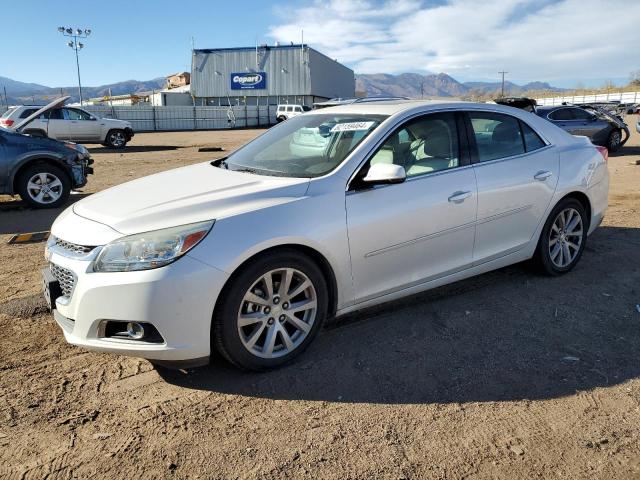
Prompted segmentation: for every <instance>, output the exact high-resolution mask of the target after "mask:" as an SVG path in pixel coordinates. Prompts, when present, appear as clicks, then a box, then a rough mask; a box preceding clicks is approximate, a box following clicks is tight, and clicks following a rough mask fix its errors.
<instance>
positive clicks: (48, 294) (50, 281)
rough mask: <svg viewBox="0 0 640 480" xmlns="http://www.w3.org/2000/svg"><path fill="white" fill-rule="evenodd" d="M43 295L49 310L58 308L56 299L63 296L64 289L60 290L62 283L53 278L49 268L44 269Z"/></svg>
mask: <svg viewBox="0 0 640 480" xmlns="http://www.w3.org/2000/svg"><path fill="white" fill-rule="evenodd" d="M42 293H43V295H44V300H45V301H46V302H47V305H48V306H49V310H54V309H55V308H56V298H58V297H61V296H62V289H61V288H60V282H58V280H56V277H54V276H53V273H52V272H51V269H50V268H49V267H46V268H43V269H42Z"/></svg>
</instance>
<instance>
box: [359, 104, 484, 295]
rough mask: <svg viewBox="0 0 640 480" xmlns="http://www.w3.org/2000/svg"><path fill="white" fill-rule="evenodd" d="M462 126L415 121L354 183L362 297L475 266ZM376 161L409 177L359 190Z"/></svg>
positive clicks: (445, 117) (455, 120) (471, 186)
mask: <svg viewBox="0 0 640 480" xmlns="http://www.w3.org/2000/svg"><path fill="white" fill-rule="evenodd" d="M461 128H464V123H462V117H460V116H458V115H457V114H455V113H434V114H428V115H423V116H419V117H417V118H414V119H412V120H409V121H407V122H406V123H404V124H403V125H401V126H399V128H397V129H396V130H395V131H394V132H393V133H392V134H390V135H389V136H388V137H387V138H386V140H385V141H384V142H383V143H382V144H381V146H380V147H379V148H378V149H377V150H376V151H375V152H374V153H373V154H372V155H371V156H370V158H369V159H368V160H367V162H366V163H365V164H364V166H363V167H362V168H361V169H360V171H359V172H358V173H357V174H356V176H355V177H354V179H353V180H352V181H351V183H350V186H349V188H348V191H347V194H346V211H347V227H348V234H349V246H350V253H351V264H352V272H353V282H354V288H355V296H356V301H357V302H358V301H365V300H367V299H369V298H374V297H377V296H381V295H384V294H386V293H391V292H393V291H398V290H401V289H403V288H408V287H411V286H413V285H417V284H420V283H423V282H425V281H428V280H431V279H435V278H437V277H440V276H444V275H446V274H448V273H453V272H455V271H459V270H462V269H464V268H467V267H468V266H470V264H471V262H472V253H473V238H474V228H475V223H474V222H475V218H476V202H477V191H476V181H475V176H474V173H473V168H472V166H471V165H470V163H469V157H468V150H467V144H466V139H465V138H464V137H461V136H460V135H459V134H460V132H461ZM375 163H394V164H398V165H401V166H403V167H404V168H405V171H406V175H407V178H406V180H405V181H404V182H403V183H399V184H393V185H378V186H376V187H372V188H361V184H360V183H359V179H361V178H363V177H364V176H365V175H366V172H367V171H368V169H369V167H370V165H372V164H375Z"/></svg>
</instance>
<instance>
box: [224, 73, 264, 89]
mask: <svg viewBox="0 0 640 480" xmlns="http://www.w3.org/2000/svg"><path fill="white" fill-rule="evenodd" d="M265 88H267V74H266V73H265V72H243V73H232V74H231V90H263V89H265Z"/></svg>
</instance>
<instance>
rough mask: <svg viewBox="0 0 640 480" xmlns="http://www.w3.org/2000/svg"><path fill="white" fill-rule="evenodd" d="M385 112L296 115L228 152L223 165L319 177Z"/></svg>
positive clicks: (281, 174)
mask: <svg viewBox="0 0 640 480" xmlns="http://www.w3.org/2000/svg"><path fill="white" fill-rule="evenodd" d="M385 118H387V117H386V116H385V115H369V114H346V113H343V114H310V115H297V116H294V117H292V118H290V119H289V120H287V121H286V122H282V123H280V124H279V125H277V126H276V127H273V128H271V129H269V130H268V131H267V132H266V133H264V134H263V135H261V136H259V137H258V138H256V139H255V140H254V141H252V142H251V143H249V144H247V145H246V146H244V147H242V148H240V149H239V150H237V151H236V152H234V153H233V154H231V155H230V156H229V157H228V158H227V159H226V160H225V162H224V163H223V164H222V166H223V168H224V167H227V168H229V169H230V170H240V171H248V172H251V173H257V174H261V175H272V176H279V177H304V178H311V177H319V176H321V175H324V174H326V173H328V172H330V171H331V170H333V169H334V168H336V167H337V166H338V165H340V164H341V163H342V162H343V161H344V160H345V159H346V158H347V156H348V155H349V154H350V153H351V152H352V151H353V150H354V149H355V148H356V147H357V146H358V145H359V144H360V142H362V141H363V140H364V139H365V138H366V137H367V136H368V135H369V134H370V133H371V132H372V131H373V130H375V129H376V128H377V127H378V125H380V123H381V122H382V121H383V120H384V119H385Z"/></svg>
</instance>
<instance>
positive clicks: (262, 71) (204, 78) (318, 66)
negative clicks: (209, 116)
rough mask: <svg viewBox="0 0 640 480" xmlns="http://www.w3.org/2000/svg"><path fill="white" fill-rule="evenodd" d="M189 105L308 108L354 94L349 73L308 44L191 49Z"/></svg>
mask: <svg viewBox="0 0 640 480" xmlns="http://www.w3.org/2000/svg"><path fill="white" fill-rule="evenodd" d="M191 95H192V96H193V98H194V103H195V105H209V106H217V105H234V106H243V105H246V106H266V105H278V104H282V103H289V104H301V105H308V106H312V105H313V103H314V102H318V101H323V100H327V99H330V98H335V97H342V98H345V97H353V96H355V77H354V74H353V70H351V69H350V68H348V67H345V66H344V65H342V64H340V63H338V62H337V61H336V60H333V59H331V58H329V57H327V56H326V55H323V54H322V53H320V52H318V51H317V50H315V49H313V48H311V47H309V46H308V45H300V44H299V45H293V44H292V45H278V44H276V45H273V46H268V45H260V46H256V47H243V48H213V49H197V50H193V57H192V63H191Z"/></svg>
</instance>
